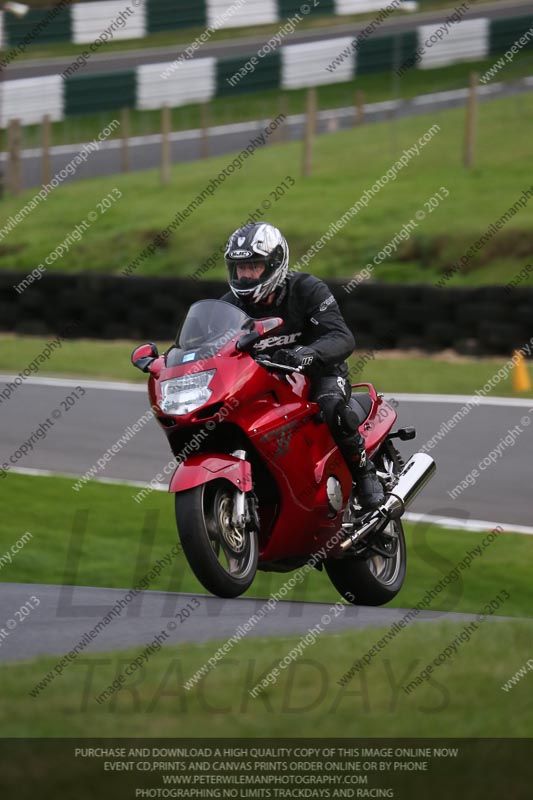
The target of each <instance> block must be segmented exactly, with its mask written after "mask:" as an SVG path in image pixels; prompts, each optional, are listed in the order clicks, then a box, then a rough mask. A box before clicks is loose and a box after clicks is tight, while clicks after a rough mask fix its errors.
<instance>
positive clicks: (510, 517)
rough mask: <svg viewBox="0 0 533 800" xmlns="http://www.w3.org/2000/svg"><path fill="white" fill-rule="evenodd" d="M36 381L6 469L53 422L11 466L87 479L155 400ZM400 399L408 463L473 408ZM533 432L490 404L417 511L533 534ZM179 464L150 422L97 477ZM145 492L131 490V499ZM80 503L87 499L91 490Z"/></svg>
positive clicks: (16, 397) (509, 411) (17, 418)
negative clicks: (467, 481) (78, 391)
mask: <svg viewBox="0 0 533 800" xmlns="http://www.w3.org/2000/svg"><path fill="white" fill-rule="evenodd" d="M132 369H133V368H132ZM5 377H6V376H0V392H1V391H2V389H3V388H4V386H5V385H6V381H5ZM31 380H32V382H31V383H30V379H28V380H27V381H26V382H25V383H23V384H22V385H21V386H19V387H18V388H17V389H16V390H15V392H14V393H13V394H12V395H11V397H10V398H9V399H8V400H3V401H2V403H1V405H0V414H1V420H2V437H1V441H0V463H2V462H8V463H9V457H10V456H13V457H14V458H15V456H14V454H15V453H16V451H17V450H18V448H19V447H20V445H21V444H22V443H24V442H25V441H26V440H27V439H28V438H29V437H30V436H31V434H32V432H33V431H35V430H36V429H37V428H38V427H39V425H40V423H41V422H43V421H44V420H45V419H46V418H51V419H52V421H53V423H54V424H53V427H52V428H51V429H50V430H49V431H48V433H47V435H46V438H44V439H39V440H38V441H37V442H36V444H35V446H34V448H33V450H31V451H29V452H28V454H27V455H25V456H23V457H22V458H20V459H17V460H16V463H15V464H12V466H14V467H22V468H33V469H43V470H51V471H52V472H58V473H67V474H72V475H83V474H84V473H85V472H86V471H87V470H88V469H89V468H90V467H92V466H93V465H95V464H96V463H97V461H98V459H99V458H101V457H102V456H103V454H104V453H105V452H106V450H107V449H108V448H110V447H111V446H112V445H113V444H114V443H115V442H116V441H117V440H118V439H119V438H120V436H121V434H123V433H124V430H125V429H126V428H127V427H128V426H131V425H133V423H135V422H136V421H137V420H138V419H139V418H140V417H141V416H143V414H144V413H145V412H146V411H147V409H148V396H147V393H146V391H145V389H144V387H143V386H135V385H129V386H124V385H122V386H121V385H120V384H110V385H109V388H103V387H102V385H100V384H98V382H91V381H87V380H83V379H80V381H77V382H76V381H61V380H58V381H56V382H54V381H53V380H52V379H43V381H41V379H39V378H34V379H31ZM50 383H52V384H55V383H57V385H50ZM77 384H78V385H81V386H82V387H84V388H85V389H86V394H85V395H84V396H83V397H81V399H79V400H77V402H76V403H75V405H74V406H73V407H72V408H70V409H69V410H68V411H65V410H64V408H63V407H62V406H61V401H62V400H64V398H65V397H66V396H67V395H69V394H70V393H71V392H72V389H73V387H75V386H76V385H77ZM378 388H379V387H378ZM396 399H397V400H398V402H399V406H398V409H397V411H398V424H399V425H400V426H410V425H414V426H415V427H416V429H417V438H416V439H415V440H414V441H410V442H405V443H401V444H400V449H401V451H402V454H404V455H405V456H408V455H410V454H411V453H413V452H415V451H416V449H417V445H418V447H420V446H421V445H423V444H424V443H425V442H426V441H427V440H429V439H431V438H432V437H433V436H435V435H436V434H437V432H438V431H439V429H440V428H441V425H442V424H443V423H444V422H447V421H448V420H449V419H450V418H451V417H453V415H454V414H455V413H456V412H457V411H458V410H459V409H460V408H461V407H462V406H463V405H464V402H465V400H466V398H465V399H464V400H461V399H459V400H457V399H451V400H448V401H444V400H442V399H441V400H439V399H437V400H435V399H434V398H433V399H431V400H430V399H429V398H428V399H425V398H419V397H417V396H416V395H414V396H407V397H406V396H403V395H397V397H396ZM494 403H501V405H498V404H494ZM54 410H56V411H59V412H60V414H61V416H60V417H59V418H58V419H56V420H54V419H53V417H52V414H53V412H54ZM530 420H531V423H532V424H531V426H530V425H529V421H530ZM517 425H518V426H519V427H520V428H521V432H519V431H518V430H517V429H516V430H515V434H510V435H509V433H508V432H509V430H511V429H513V428H515V426H517ZM532 430H533V400H532V401H531V403H529V401H522V400H513V399H511V400H505V399H502V400H500V401H498V400H497V399H496V398H486V400H485V403H484V404H482V405H480V406H479V407H477V408H474V409H473V410H471V411H470V413H469V414H468V416H466V418H464V419H463V420H462V421H461V422H459V423H458V424H457V425H456V427H454V428H452V429H451V430H450V431H449V432H448V433H446V434H445V435H444V436H443V438H441V440H440V441H437V444H436V446H435V447H434V448H432V449H431V450H430V452H431V455H432V456H433V457H434V458H435V461H436V462H437V473H436V475H435V477H434V478H433V479H432V480H431V481H430V483H429V484H428V485H427V486H426V487H425V489H424V491H423V492H422V493H421V494H420V495H419V496H418V498H417V499H416V500H415V502H414V504H413V506H412V510H413V511H417V512H423V513H427V514H434V515H439V516H449V517H464V518H465V519H481V520H491V521H494V522H497V523H500V524H502V525H504V524H505V523H515V524H518V525H528V526H531V525H532V514H531V507H532V506H531V496H532V492H533V474H532V471H531V448H532V444H533V434H532ZM506 436H508V437H509V436H510V438H511V439H512V440H513V443H512V444H508V445H502V444H501V443H502V441H503V439H504V438H505V437H506ZM507 441H509V438H508V439H507ZM498 446H499V454H498V456H497V458H496V459H495V463H494V464H492V465H489V466H487V467H485V468H483V467H482V468H480V467H479V462H481V461H482V460H483V459H484V458H486V457H488V455H489V453H490V452H491V451H493V450H494V449H495V448H497V447H498ZM170 459H171V452H170V449H169V447H168V444H167V442H166V437H165V436H164V434H163V432H162V431H161V430H160V429H159V426H158V424H157V423H156V422H155V420H150V421H149V422H148V423H147V424H146V425H145V426H144V427H143V428H142V430H141V431H140V432H139V433H138V434H137V435H136V436H134V437H133V438H132V439H131V440H130V441H129V442H128V443H127V444H125V445H124V446H123V447H122V449H121V450H120V451H119V452H118V453H117V454H116V455H115V456H114V457H113V458H112V459H111V461H110V462H109V463H108V465H107V468H106V469H105V471H99V472H98V474H97V475H96V477H102V478H114V479H123V480H130V481H139V482H146V483H149V482H150V481H151V480H152V479H153V478H154V477H155V476H156V475H157V474H158V473H160V472H161V471H162V468H163V467H164V466H165V465H166V464H167V463H168V462H169V460H170ZM473 469H477V470H478V473H479V477H478V478H477V479H476V482H475V484H474V485H473V486H468V487H467V489H466V490H465V491H463V492H462V493H461V494H460V495H459V496H458V497H456V499H452V498H451V497H450V496H449V494H448V492H451V491H452V490H453V489H454V487H456V486H457V485H458V484H459V483H460V481H461V480H463V479H464V478H465V477H466V475H467V474H469V473H470V472H471V470H473ZM73 482H74V481H73ZM136 491H138V490H137V489H135V488H134V487H132V495H133V494H134V493H136ZM79 496H80V499H81V498H82V497H83V490H82V492H80V493H79ZM132 502H133V500H132Z"/></svg>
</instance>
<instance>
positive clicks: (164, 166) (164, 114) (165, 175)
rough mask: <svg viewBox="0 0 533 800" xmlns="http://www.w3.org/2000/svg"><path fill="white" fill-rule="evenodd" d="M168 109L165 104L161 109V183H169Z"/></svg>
mask: <svg viewBox="0 0 533 800" xmlns="http://www.w3.org/2000/svg"><path fill="white" fill-rule="evenodd" d="M170 164H171V153H170V107H169V105H168V103H165V104H164V106H163V107H162V109H161V183H163V184H166V183H168V182H169V181H170Z"/></svg>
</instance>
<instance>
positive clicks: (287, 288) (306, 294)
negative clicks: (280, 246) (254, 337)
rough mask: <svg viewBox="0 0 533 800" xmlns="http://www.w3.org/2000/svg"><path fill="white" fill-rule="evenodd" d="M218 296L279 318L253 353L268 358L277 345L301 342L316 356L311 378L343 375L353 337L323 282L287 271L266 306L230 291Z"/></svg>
mask: <svg viewBox="0 0 533 800" xmlns="http://www.w3.org/2000/svg"><path fill="white" fill-rule="evenodd" d="M221 299H222V300H225V302H226V303H232V305H235V306H238V307H239V308H241V309H242V310H243V311H245V312H246V313H247V314H248V316H250V317H253V318H254V319H263V318H265V317H281V318H282V319H283V326H282V327H281V328H279V329H278V330H277V331H274V332H273V334H272V336H266V337H265V338H264V339H262V340H261V341H260V342H258V344H257V345H256V346H255V353H256V354H257V355H259V354H264V355H265V356H267V357H269V356H270V357H271V356H272V355H273V353H274V352H275V351H276V350H279V349H280V348H291V347H296V346H297V345H305V346H306V347H311V348H312V349H313V350H314V351H315V353H316V355H317V359H316V360H315V363H316V367H315V366H314V367H313V374H312V377H313V378H318V377H323V376H329V375H333V376H337V375H340V376H342V377H344V378H345V377H347V375H348V368H347V366H346V364H345V363H344V362H345V359H347V358H348V356H349V355H350V354H351V353H352V351H353V349H354V347H355V340H354V337H353V336H352V334H351V332H350V330H349V328H348V326H347V325H346V322H345V321H344V318H343V316H342V314H341V312H340V310H339V306H338V305H337V301H336V300H335V298H334V297H333V295H332V294H331V291H330V290H329V288H328V287H327V286H326V284H325V283H324V281H321V280H320V279H319V278H315V276H314V275H308V274H307V273H304V272H289V275H288V278H287V280H286V281H285V283H284V284H283V286H282V288H281V290H278V294H277V296H276V298H275V299H274V302H273V303H271V304H270V305H266V304H264V303H254V304H251V303H249V304H246V303H244V302H243V301H241V300H239V299H238V298H237V297H235V295H234V294H233V292H231V291H230V292H227V293H226V294H225V295H224V296H223V297H222V298H221Z"/></svg>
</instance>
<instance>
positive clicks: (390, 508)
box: [341, 453, 437, 550]
mask: <svg viewBox="0 0 533 800" xmlns="http://www.w3.org/2000/svg"><path fill="white" fill-rule="evenodd" d="M436 469H437V466H436V464H435V462H434V460H433V459H432V458H431V456H428V455H427V453H415V454H414V455H413V456H411V458H410V459H409V461H408V462H407V464H406V465H405V467H404V468H403V470H402V471H401V473H400V475H399V478H398V482H397V484H396V486H395V487H394V489H393V490H392V492H390V493H389V494H388V495H387V498H386V500H385V502H384V503H383V505H381V506H380V507H379V508H376V510H375V511H372V512H371V515H370V517H369V519H368V520H367V521H366V522H365V524H364V525H362V527H361V528H358V530H356V531H354V533H352V534H350V535H349V537H348V539H346V540H345V541H344V542H342V543H341V549H342V550H348V549H349V548H350V547H352V546H353V545H354V544H355V543H356V542H358V541H360V540H361V539H362V538H363V537H364V536H366V535H368V534H369V533H370V532H371V531H373V530H375V528H377V527H378V525H381V526H383V524H384V523H386V522H390V520H394V519H400V517H401V516H402V514H403V513H404V512H405V510H406V508H407V507H408V506H409V505H410V504H411V503H412V502H413V500H414V499H415V497H416V496H417V494H418V493H419V492H420V491H421V490H422V489H423V488H424V486H425V485H426V483H427V482H428V481H429V480H430V479H431V478H432V477H433V474H434V472H435V470H436Z"/></svg>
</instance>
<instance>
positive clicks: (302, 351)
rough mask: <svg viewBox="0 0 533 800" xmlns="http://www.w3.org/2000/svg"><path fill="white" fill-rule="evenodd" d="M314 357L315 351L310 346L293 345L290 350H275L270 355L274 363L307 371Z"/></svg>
mask: <svg viewBox="0 0 533 800" xmlns="http://www.w3.org/2000/svg"><path fill="white" fill-rule="evenodd" d="M315 358H316V353H315V351H314V350H311V348H310V347H303V346H300V347H294V348H291V349H290V350H284V349H282V350H276V352H275V353H274V355H273V356H272V361H273V362H274V363H275V364H283V365H285V366H287V367H294V369H298V367H301V368H302V372H307V371H308V370H309V369H310V368H311V367H312V366H313V363H314V361H315Z"/></svg>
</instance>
